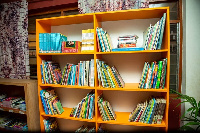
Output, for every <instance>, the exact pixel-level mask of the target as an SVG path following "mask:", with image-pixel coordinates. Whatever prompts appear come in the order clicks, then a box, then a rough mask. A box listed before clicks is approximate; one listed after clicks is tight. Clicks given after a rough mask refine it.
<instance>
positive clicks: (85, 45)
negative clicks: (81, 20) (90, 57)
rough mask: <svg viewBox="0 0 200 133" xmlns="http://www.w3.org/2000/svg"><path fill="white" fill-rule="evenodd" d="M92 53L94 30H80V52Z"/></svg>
mask: <svg viewBox="0 0 200 133" xmlns="http://www.w3.org/2000/svg"><path fill="white" fill-rule="evenodd" d="M93 51H94V29H87V30H82V47H81V52H93Z"/></svg>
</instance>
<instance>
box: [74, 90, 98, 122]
mask: <svg viewBox="0 0 200 133" xmlns="http://www.w3.org/2000/svg"><path fill="white" fill-rule="evenodd" d="M94 100H95V94H94V91H91V92H90V93H88V94H87V95H86V97H84V98H83V99H82V100H81V102H80V103H78V105H77V106H76V107H74V108H73V109H72V111H71V113H70V117H75V118H82V119H93V114H94Z"/></svg>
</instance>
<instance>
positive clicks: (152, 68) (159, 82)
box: [138, 58, 167, 89]
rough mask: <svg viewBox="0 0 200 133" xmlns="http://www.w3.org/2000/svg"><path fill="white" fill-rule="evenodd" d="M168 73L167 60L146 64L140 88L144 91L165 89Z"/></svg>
mask: <svg viewBox="0 0 200 133" xmlns="http://www.w3.org/2000/svg"><path fill="white" fill-rule="evenodd" d="M166 71H167V58H164V59H162V60H160V61H158V62H157V61H154V62H151V64H150V63H148V62H145V63H144V67H143V71H142V76H141V78H140V83H139V86H138V88H142V89H151V88H153V89H159V88H161V89H164V86H165V78H166Z"/></svg>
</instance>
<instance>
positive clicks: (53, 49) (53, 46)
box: [50, 33, 56, 53]
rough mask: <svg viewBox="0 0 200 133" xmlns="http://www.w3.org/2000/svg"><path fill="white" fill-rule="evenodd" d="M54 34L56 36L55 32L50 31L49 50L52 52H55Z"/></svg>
mask: <svg viewBox="0 0 200 133" xmlns="http://www.w3.org/2000/svg"><path fill="white" fill-rule="evenodd" d="M55 36H56V35H55V33H51V42H50V51H51V52H52V53H54V52H55V42H56V38H55Z"/></svg>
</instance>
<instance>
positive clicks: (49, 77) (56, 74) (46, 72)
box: [40, 60, 62, 84]
mask: <svg viewBox="0 0 200 133" xmlns="http://www.w3.org/2000/svg"><path fill="white" fill-rule="evenodd" d="M40 68H41V76H42V83H43V84H60V82H61V78H62V73H61V69H60V66H59V64H58V63H55V62H52V61H45V60H42V64H41V65H40Z"/></svg>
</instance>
